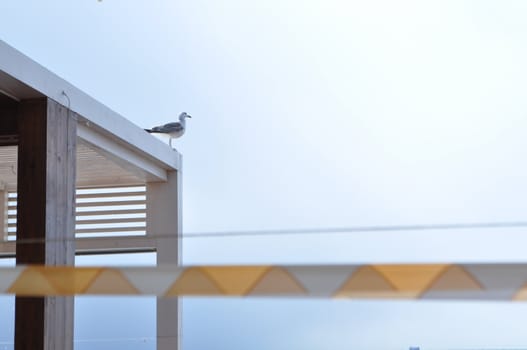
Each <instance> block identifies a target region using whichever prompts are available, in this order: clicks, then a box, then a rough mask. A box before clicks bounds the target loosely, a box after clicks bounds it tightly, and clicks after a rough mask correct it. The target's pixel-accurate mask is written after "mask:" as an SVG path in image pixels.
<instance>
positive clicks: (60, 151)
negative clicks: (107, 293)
mask: <svg viewBox="0 0 527 350" xmlns="http://www.w3.org/2000/svg"><path fill="white" fill-rule="evenodd" d="M17 122H18V172H17V177H18V183H17V192H18V200H17V201H18V205H17V244H16V263H17V264H47V265H73V264H74V258H75V246H74V234H75V233H74V230H75V170H76V164H75V163H76V138H77V135H76V134H77V132H76V121H75V120H74V119H73V118H72V117H71V116H70V112H69V111H68V109H67V108H65V107H63V106H61V105H59V104H58V103H56V102H55V101H53V100H51V99H49V98H42V99H34V100H25V101H22V102H20V105H19V111H18V120H17ZM52 349H65V350H73V298H72V297H46V298H40V297H39V298H30V297H16V301H15V350H52Z"/></svg>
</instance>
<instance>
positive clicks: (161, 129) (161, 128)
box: [152, 122, 183, 133]
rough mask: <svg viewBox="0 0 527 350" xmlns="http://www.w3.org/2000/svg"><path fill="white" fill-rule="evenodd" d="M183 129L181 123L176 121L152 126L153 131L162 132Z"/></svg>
mask: <svg viewBox="0 0 527 350" xmlns="http://www.w3.org/2000/svg"><path fill="white" fill-rule="evenodd" d="M181 130H183V125H181V123H178V122H174V123H168V124H165V125H161V126H155V127H153V128H152V131H153V132H162V133H170V132H178V131H181Z"/></svg>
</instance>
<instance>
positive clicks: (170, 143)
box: [168, 137, 173, 149]
mask: <svg viewBox="0 0 527 350" xmlns="http://www.w3.org/2000/svg"><path fill="white" fill-rule="evenodd" d="M168 145H169V146H170V148H172V137H168ZM172 149H173V148H172Z"/></svg>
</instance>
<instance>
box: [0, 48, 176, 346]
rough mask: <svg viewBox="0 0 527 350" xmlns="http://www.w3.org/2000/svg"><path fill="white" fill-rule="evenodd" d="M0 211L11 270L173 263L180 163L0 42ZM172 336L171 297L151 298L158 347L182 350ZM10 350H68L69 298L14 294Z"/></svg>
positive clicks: (3, 249)
mask: <svg viewBox="0 0 527 350" xmlns="http://www.w3.org/2000/svg"><path fill="white" fill-rule="evenodd" d="M115 189H116V190H115ZM0 207H1V208H0V220H2V223H3V230H2V231H3V235H2V238H3V239H2V240H0V256H3V257H16V263H17V264H25V265H27V264H40V265H42V264H43V265H74V258H75V254H80V253H95V254H97V253H108V252H112V253H121V252H122V253H126V252H132V251H151V252H156V255H157V263H158V264H167V263H169V264H177V263H179V258H180V253H179V250H180V245H179V244H178V235H180V233H181V155H180V154H179V153H178V152H177V151H176V150H173V149H171V148H170V147H168V145H166V144H164V143H163V142H161V141H159V140H158V139H156V138H154V137H152V136H151V135H149V134H148V133H146V132H145V131H144V130H143V129H141V128H140V127H138V126H136V125H134V124H133V123H131V122H130V121H128V120H126V119H125V118H123V117H122V116H120V115H118V114H117V113H115V112H113V111H112V110H110V109H109V108H107V107H106V106H104V105H103V104H101V103H99V102H97V101H96V100H94V99H93V98H91V97H90V96H88V95H87V94H85V93H84V92H82V91H81V90H79V89H77V88H75V87H74V86H72V85H71V84H69V83H68V82H66V81H65V80H63V79H61V78H60V77H58V76H57V75H55V74H53V73H52V72H50V71H48V70H47V69H45V68H44V67H42V66H41V65H39V64H37V63H36V62H34V61H32V60H31V59H29V58H28V57H26V56H24V55H23V54H21V53H20V52H18V51H17V50H15V49H13V48H12V47H10V46H9V45H7V44H6V43H4V42H3V41H0ZM123 208H124V209H123ZM178 329H179V313H178V301H177V299H162V298H160V299H158V301H157V348H158V349H160V350H161V349H177V348H179V347H178V345H179V344H178V339H179V335H178ZM15 349H17V350H22V349H27V350H38V349H46V350H52V349H73V298H72V297H38V298H32V297H19V296H17V297H16V301H15Z"/></svg>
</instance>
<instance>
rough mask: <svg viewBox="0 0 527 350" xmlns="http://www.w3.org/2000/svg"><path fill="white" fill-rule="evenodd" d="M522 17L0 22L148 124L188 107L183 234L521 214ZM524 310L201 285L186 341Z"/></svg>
mask: <svg viewBox="0 0 527 350" xmlns="http://www.w3.org/2000/svg"><path fill="white" fill-rule="evenodd" d="M525 18H527V3H526V2H523V1H367V2H366V1H339V0H324V1H313V0H311V1H300V0H298V1H296V0H281V1H258V2H256V1H241V0H224V1H199V0H198V1H168V0H167V1H157V0H154V1H138V0H137V1H133V0H120V1H118V0H104V1H102V2H98V1H95V0H78V1H66V0H60V1H59V0H46V1H37V0H35V1H26V0H19V1H3V2H1V3H0V38H1V39H2V40H4V41H6V42H7V43H9V44H10V45H12V46H14V47H15V48H17V49H19V50H20V51H22V52H23V53H25V54H27V55H28V56H30V57H31V58H33V59H34V60H36V61H37V62H39V63H41V64H43V65H44V66H45V67H47V68H49V69H50V70H52V71H54V72H55V73H57V74H59V75H60V76H62V77H63V78H65V79H67V80H69V81H70V82H71V83H73V84H74V85H76V86H77V87H79V88H80V89H82V90H84V91H86V92H87V93H89V94H91V95H92V96H93V97H95V98H97V99H98V100H100V101H101V102H103V103H105V104H106V105H108V106H109V107H110V108H112V109H114V110H115V111H117V112H119V113H121V114H122V115H124V116H125V117H126V118H128V119H130V120H131V121H133V122H134V123H136V124H138V125H139V126H141V127H150V126H152V125H153V124H160V123H163V122H168V121H171V120H173V119H174V118H175V116H176V115H177V114H178V113H179V112H180V111H182V110H185V111H187V112H189V113H190V114H192V115H193V119H191V120H190V121H189V122H188V128H189V130H188V132H187V134H186V135H185V137H184V138H183V139H181V140H179V141H178V142H177V148H178V150H179V151H180V152H181V153H183V155H184V230H185V231H186V232H203V231H207V232H208V231H224V230H253V229H255V230H258V229H281V228H314V227H336V226H357V225H391V224H416V223H421V224H431V223H450V222H481V221H507V220H513V221H517V220H525V219H526V214H525V213H526V210H525V209H526V204H525V200H524V199H525V198H526V197H527V196H526V195H527V183H526V181H524V179H525V178H526V177H527V166H525V165H524V164H523V159H524V153H525V152H524V149H526V147H527V141H526V138H525V129H526V127H527V119H526V114H527V113H526V112H527V99H526V98H525V95H526V92H527V84H526V81H527V68H526V66H525V62H526V61H527V21H525ZM526 238H527V236H526V232H525V230H523V229H515V230H512V229H509V230H503V229H501V230H472V231H468V230H465V231H449V232H441V231H437V232H401V233H394V232H389V233H376V234H372V233H367V234H366V233H360V234H359V233H356V234H353V235H347V236H345V235H324V236H309V237H299V236H293V237H280V238H278V237H272V238H269V237H260V238H254V237H252V238H228V239H227V238H214V239H212V238H207V239H205V238H203V239H187V240H185V242H184V261H185V262H186V263H273V262H281V263H287V262H295V263H332V262H350V263H351V262H370V261H386V262H398V261H406V262H412V261H444V260H447V261H448V260H452V259H454V260H458V261H504V260H507V261H519V260H522V261H525V260H527V259H526V257H525V253H524V248H523V247H524V246H525V244H526V242H527V239H526ZM526 308H527V307H526V306H525V305H524V304H501V303H484V304H478V303H446V302H444V303H412V302H333V301H331V302H330V301H316V302H315V301H295V302H291V301H288V300H220V299H214V300H201V301H200V300H189V301H185V308H184V310H185V311H184V320H185V323H184V339H183V344H184V350H194V349H203V348H206V344H205V343H203V342H209V343H207V344H214V348H215V349H247V348H251V349H260V348H261V349H271V348H272V349H313V350H319V349H327V348H332V349H404V348H407V347H408V346H409V345H412V344H417V345H419V344H421V345H422V348H423V349H441V348H442V349H445V348H459V347H472V348H474V347H482V346H488V347H491V346H495V347H500V346H516V347H521V346H524V347H525V346H527V336H526V335H525V332H524V331H523V330H522V329H520V328H517V325H516V323H517V322H518V321H517V320H522V319H523V316H524V315H525V312H526V311H527V310H526ZM520 322H521V321H520ZM498 323H499V326H498V325H497V324H498ZM498 327H503V328H498ZM284 329H287V330H290V331H291V333H283V331H284ZM203 333H205V334H206V335H207V336H203ZM328 344H329V345H328ZM209 346H210V345H209ZM145 349H146V348H145Z"/></svg>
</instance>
